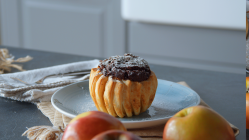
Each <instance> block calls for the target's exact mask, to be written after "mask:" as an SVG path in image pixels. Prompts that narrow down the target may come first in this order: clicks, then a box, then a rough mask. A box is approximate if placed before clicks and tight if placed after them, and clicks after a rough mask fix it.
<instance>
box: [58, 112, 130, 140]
mask: <svg viewBox="0 0 249 140" xmlns="http://www.w3.org/2000/svg"><path fill="white" fill-rule="evenodd" d="M107 130H124V131H126V128H125V127H124V125H123V124H122V123H121V122H120V121H119V120H118V119H117V118H115V117H113V116H111V115H109V114H107V113H104V112H100V111H90V112H85V113H82V114H80V115H78V116H76V117H75V118H74V119H72V120H71V121H70V123H69V124H68V125H67V127H66V129H65V131H64V134H63V137H62V140H91V139H92V138H93V137H94V136H95V135H97V134H99V133H102V132H104V131H107Z"/></svg>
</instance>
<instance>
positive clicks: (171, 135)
mask: <svg viewBox="0 0 249 140" xmlns="http://www.w3.org/2000/svg"><path fill="white" fill-rule="evenodd" d="M163 140H235V136H234V132H233V130H232V128H231V126H230V125H229V124H228V122H227V121H226V120H225V119H224V118H223V117H222V116H220V115H219V114H218V113H216V112H215V111H213V110H211V109H209V108H207V107H204V106H193V107H189V108H185V109H183V110H181V111H179V112H178V113H176V114H175V115H174V116H173V117H172V118H170V119H169V120H168V122H167V123H166V125H165V127H164V131H163Z"/></svg>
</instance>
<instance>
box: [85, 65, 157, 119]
mask: <svg viewBox="0 0 249 140" xmlns="http://www.w3.org/2000/svg"><path fill="white" fill-rule="evenodd" d="M157 84H158V83H157V77H156V75H155V73H154V72H153V71H151V74H150V77H149V79H147V80H145V81H142V82H135V81H131V80H115V79H113V78H112V77H111V76H104V75H103V74H102V73H101V71H98V69H97V68H92V69H91V73H90V79H89V90H90V94H91V97H92V99H93V101H94V103H95V106H96V107H97V109H98V110H99V111H102V112H105V113H108V114H110V115H112V116H115V117H117V116H118V117H121V118H123V117H131V116H133V115H138V114H140V113H142V112H144V111H146V110H147V109H148V108H149V107H150V105H151V104H152V102H153V100H154V97H155V94H156V89H157Z"/></svg>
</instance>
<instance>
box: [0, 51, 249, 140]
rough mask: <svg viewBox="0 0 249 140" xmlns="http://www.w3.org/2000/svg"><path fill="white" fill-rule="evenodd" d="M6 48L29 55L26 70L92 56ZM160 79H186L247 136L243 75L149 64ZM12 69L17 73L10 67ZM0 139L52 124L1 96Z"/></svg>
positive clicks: (17, 137)
mask: <svg viewBox="0 0 249 140" xmlns="http://www.w3.org/2000/svg"><path fill="white" fill-rule="evenodd" d="M0 47H1V48H8V49H9V52H10V53H11V54H13V55H14V56H15V57H16V58H19V57H25V56H26V55H30V56H32V57H34V59H33V60H32V61H29V62H26V63H24V64H23V67H24V68H25V69H26V70H31V69H36V68H43V67H49V66H54V65H59V64H65V63H70V62H77V61H84V60H91V59H93V58H91V57H85V56H77V55H68V54H60V53H51V52H44V51H34V50H28V49H20V48H12V47H3V46H0ZM150 67H151V69H152V70H153V71H154V72H155V73H156V75H157V77H158V78H160V79H165V80H169V81H173V82H178V81H186V82H187V83H188V84H189V86H190V87H191V88H192V89H193V90H195V91H196V92H197V93H198V94H199V95H200V96H201V98H202V99H203V100H204V101H205V102H206V103H207V104H208V105H210V106H211V107H212V108H213V109H214V110H216V111H217V112H218V113H219V114H221V115H222V116H223V117H225V118H226V119H227V120H228V121H229V122H231V123H232V124H234V125H235V126H237V127H238V128H239V129H240V134H239V136H237V140H245V139H246V129H245V128H246V118H245V116H246V111H245V110H246V102H245V76H246V74H232V73H223V72H214V71H205V70H196V69H186V68H177V67H171V66H161V65H150ZM12 72H16V70H13V71H12ZM0 125H1V127H0V140H26V139H27V138H26V137H21V134H22V133H23V132H24V131H25V130H26V129H27V127H28V128H29V127H32V126H37V125H51V123H50V121H49V120H48V118H46V117H45V116H44V115H43V114H42V113H41V112H40V111H39V110H38V109H37V107H36V106H35V105H34V104H31V103H25V102H19V101H13V100H9V99H5V98H0Z"/></svg>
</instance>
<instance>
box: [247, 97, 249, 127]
mask: <svg viewBox="0 0 249 140" xmlns="http://www.w3.org/2000/svg"><path fill="white" fill-rule="evenodd" d="M246 129H249V93H246Z"/></svg>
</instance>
